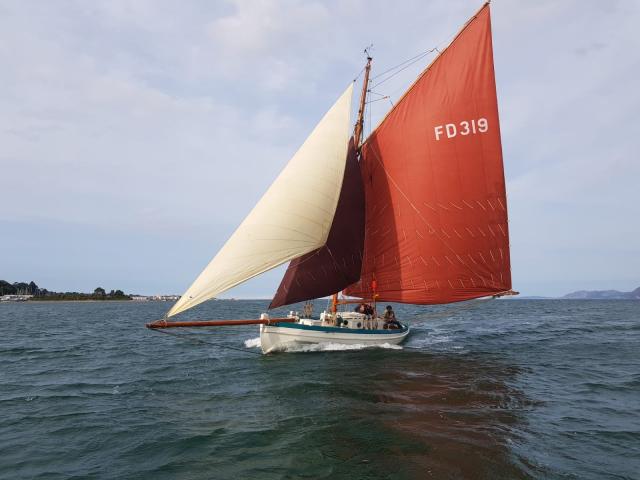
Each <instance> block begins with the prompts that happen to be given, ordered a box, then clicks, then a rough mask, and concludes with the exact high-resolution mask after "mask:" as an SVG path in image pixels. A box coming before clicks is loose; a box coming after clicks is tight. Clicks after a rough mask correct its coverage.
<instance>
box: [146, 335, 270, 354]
mask: <svg viewBox="0 0 640 480" xmlns="http://www.w3.org/2000/svg"><path fill="white" fill-rule="evenodd" d="M153 331H154V332H157V333H164V334H165V335H171V336H172V337H176V338H178V339H180V340H184V341H187V342H191V343H193V344H195V345H212V346H214V347H218V348H226V349H227V350H236V351H238V352H243V353H248V354H251V355H260V356H262V354H261V353H258V352H253V351H251V350H246V349H244V348H238V347H232V346H230V345H222V344H220V343H213V342H206V341H204V340H202V339H201V338H191V337H190V336H189V334H178V333H173V332H168V331H166V330H162V329H159V328H154V329H153Z"/></svg>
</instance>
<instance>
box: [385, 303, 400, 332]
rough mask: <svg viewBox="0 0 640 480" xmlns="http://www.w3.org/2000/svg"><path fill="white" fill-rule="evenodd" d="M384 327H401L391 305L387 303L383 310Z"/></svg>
mask: <svg viewBox="0 0 640 480" xmlns="http://www.w3.org/2000/svg"><path fill="white" fill-rule="evenodd" d="M384 328H392V329H395V328H402V325H400V322H399V321H398V320H397V319H396V314H395V312H394V311H393V308H392V307H391V305H387V309H386V311H385V312H384Z"/></svg>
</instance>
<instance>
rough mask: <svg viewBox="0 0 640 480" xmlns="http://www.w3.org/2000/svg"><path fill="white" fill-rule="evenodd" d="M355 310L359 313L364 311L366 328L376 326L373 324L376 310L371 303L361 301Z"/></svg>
mask: <svg viewBox="0 0 640 480" xmlns="http://www.w3.org/2000/svg"><path fill="white" fill-rule="evenodd" d="M355 311H356V312H357V313H362V314H363V315H364V328H365V329H371V328H374V327H373V324H372V323H373V322H372V320H373V315H374V313H375V312H374V311H373V307H372V306H371V305H369V304H368V303H361V304H360V305H358V306H357V307H356V308H355Z"/></svg>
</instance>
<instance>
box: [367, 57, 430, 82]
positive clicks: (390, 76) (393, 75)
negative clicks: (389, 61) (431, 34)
mask: <svg viewBox="0 0 640 480" xmlns="http://www.w3.org/2000/svg"><path fill="white" fill-rule="evenodd" d="M436 50H437V49H436V48H434V49H431V50H429V51H428V52H427V53H425V54H424V55H422V56H421V57H419V58H417V59H416V60H414V61H413V62H411V63H409V64H407V65H405V66H404V67H402V68H401V69H400V70H398V71H397V72H395V73H393V74H392V75H389V76H388V77H387V78H385V79H383V80H380V81H379V82H377V83H376V84H375V85H373V86H372V87H371V88H376V87H377V86H378V85H382V84H383V83H385V82H386V81H387V80H391V79H392V78H393V77H395V76H396V75H398V74H399V73H400V72H402V71H404V70H406V69H407V68H409V67H410V66H411V65H413V64H414V63H416V62H419V61H420V60H422V59H423V58H424V57H426V56H427V55H428V54H429V53H431V52H434V51H436Z"/></svg>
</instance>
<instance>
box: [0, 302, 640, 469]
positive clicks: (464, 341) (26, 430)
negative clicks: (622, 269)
mask: <svg viewBox="0 0 640 480" xmlns="http://www.w3.org/2000/svg"><path fill="white" fill-rule="evenodd" d="M476 304H477V308H474V309H471V308H465V309H457V310H445V309H444V308H441V309H438V307H414V306H407V305H397V306H396V307H395V310H396V314H397V315H398V316H399V317H400V318H405V319H406V318H413V317H418V316H423V317H427V316H428V317H429V319H428V320H424V321H420V322H414V323H413V324H412V333H411V335H410V336H409V337H408V339H407V342H406V343H404V344H403V346H397V345H389V344H387V345H382V346H366V345H342V344H335V343H325V344H317V345H298V346H295V347H292V348H290V349H288V350H287V351H290V352H303V353H306V352H323V351H331V352H334V353H330V354H329V353H327V354H317V355H313V354H310V355H303V354H297V353H296V354H292V355H290V354H283V355H261V354H259V351H258V350H256V349H259V348H260V338H259V337H257V336H256V333H257V329H255V327H246V328H245V327H233V328H229V329H225V328H220V329H211V330H204V329H203V330H202V331H198V332H194V331H189V332H184V333H185V334H184V335H182V334H181V335H178V336H176V335H159V334H157V333H156V332H151V331H149V330H147V329H145V328H144V326H143V325H144V323H145V322H146V321H150V320H152V319H155V318H159V316H161V315H162V314H164V311H165V307H166V305H165V304H162V303H155V302H147V303H145V304H138V305H134V304H126V303H122V304H118V305H116V304H109V305H103V304H97V303H94V304H55V305H54V304H28V303H27V304H15V305H4V304H3V305H1V306H0V325H2V328H3V335H2V338H0V364H2V368H0V384H2V387H1V388H0V411H2V415H0V459H2V461H0V478H11V479H32V478H96V479H99V480H102V479H110V478H114V477H117V478H138V479H147V478H148V479H152V478H153V479H155V478H190V479H195V480H199V479H208V478H211V476H212V475H214V476H216V477H219V478H260V479H261V480H271V479H279V478H289V477H305V478H324V479H329V478H368V479H372V480H377V479H383V478H406V479H422V478H427V477H428V478H477V479H480V480H484V479H492V480H493V479H521V478H522V479H525V478H526V479H530V478H534V479H542V478H580V479H589V480H596V479H597V480H600V479H605V478H611V479H613V478H637V472H638V471H640V461H638V460H637V459H638V458H639V457H638V447H637V446H638V445H640V443H639V442H640V396H639V395H638V387H639V385H640V376H638V372H639V371H640V357H639V356H638V354H637V353H638V351H640V328H639V327H638V325H640V323H639V320H638V319H639V318H640V302H600V301H563V302H556V301H554V302H545V301H526V300H523V301H496V302H487V303H479V302H476ZM266 306H267V305H266V302H257V301H234V302H232V301H217V302H208V303H205V304H203V305H202V309H201V310H200V311H199V312H198V313H199V314H202V316H203V317H205V318H253V317H255V316H256V315H259V314H260V313H261V312H262V311H264V309H265V307H266ZM199 308H200V307H199ZM431 312H435V314H432V313H431ZM425 313H426V314H428V315H426V314H425ZM423 314H425V315H423ZM436 314H437V315H436ZM194 315H195V314H194ZM52 319H55V321H52ZM52 331H55V332H56V333H57V334H56V336H55V337H53V336H51V332H52ZM180 333H182V332H180ZM225 347H226V348H225ZM403 347H404V348H403ZM300 445H304V446H305V448H300Z"/></svg>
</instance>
